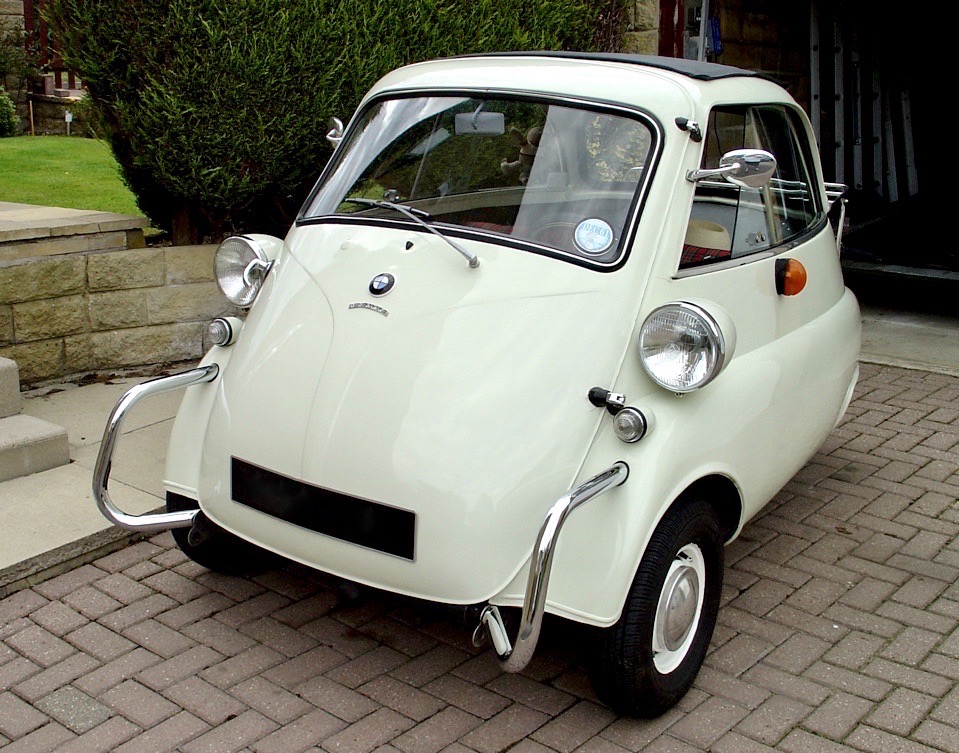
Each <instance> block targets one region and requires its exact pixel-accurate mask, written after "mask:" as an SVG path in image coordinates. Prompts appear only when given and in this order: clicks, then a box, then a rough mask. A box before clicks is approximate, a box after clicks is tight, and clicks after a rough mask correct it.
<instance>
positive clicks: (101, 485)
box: [93, 364, 220, 533]
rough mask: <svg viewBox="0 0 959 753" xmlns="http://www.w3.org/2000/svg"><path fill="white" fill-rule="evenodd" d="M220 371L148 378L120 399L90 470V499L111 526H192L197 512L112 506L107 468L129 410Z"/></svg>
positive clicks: (202, 369) (207, 379) (198, 370)
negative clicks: (144, 511)
mask: <svg viewBox="0 0 959 753" xmlns="http://www.w3.org/2000/svg"><path fill="white" fill-rule="evenodd" d="M219 372H220V367H219V366H217V365H216V364H212V365H210V366H201V367H199V368H196V369H191V370H190V371H184V372H182V373H180V374H173V375H171V376H165V377H159V378H157V379H151V380H149V381H147V382H143V383H142V384H138V385H136V386H135V387H131V388H130V389H129V390H127V391H126V392H125V393H123V397H121V398H120V400H119V402H118V403H117V404H116V406H115V407H114V408H113V412H112V413H111V414H110V418H109V419H107V425H106V428H105V429H104V430H103V440H102V441H101V443H100V453H99V454H98V455H97V464H96V466H95V467H94V469H93V498H94V499H95V500H96V501H97V507H98V508H100V512H101V513H103V516H104V517H105V518H106V519H107V520H109V521H110V522H111V523H113V525H115V526H119V527H120V528H126V529H128V530H130V531H142V532H144V533H152V532H154V531H165V530H167V529H168V528H185V527H187V526H191V525H193V518H194V517H195V516H196V514H197V510H184V511H182V512H164V513H149V514H146V515H130V514H129V513H125V512H123V511H122V510H121V509H119V508H118V507H117V506H116V505H114V504H113V501H112V500H111V499H110V493H109V491H107V485H108V484H109V482H110V469H111V465H112V463H113V455H114V453H115V452H116V449H117V443H118V442H119V441H120V431H121V428H122V427H123V420H124V418H126V415H127V413H129V412H130V409H131V408H133V406H134V405H136V404H137V403H138V402H140V401H141V400H142V399H143V398H145V397H150V396H151V395H157V394H159V393H161V392H169V391H170V390H178V389H182V388H184V387H189V386H190V385H192V384H201V383H203V382H212V381H213V380H214V379H216V376H217V374H218V373H219Z"/></svg>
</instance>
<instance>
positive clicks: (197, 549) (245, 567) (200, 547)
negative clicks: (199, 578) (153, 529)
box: [166, 494, 278, 575]
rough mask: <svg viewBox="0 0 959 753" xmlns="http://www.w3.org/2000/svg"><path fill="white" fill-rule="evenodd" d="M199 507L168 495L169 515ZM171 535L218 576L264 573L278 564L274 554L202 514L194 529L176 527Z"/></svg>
mask: <svg viewBox="0 0 959 753" xmlns="http://www.w3.org/2000/svg"><path fill="white" fill-rule="evenodd" d="M199 507H200V506H199V504H198V503H197V502H195V501H194V500H192V499H188V498H187V497H180V496H179V495H173V494H169V495H167V503H166V508H167V510H168V511H169V512H179V511H180V510H198V509H199ZM171 533H172V534H173V539H174V540H175V541H176V543H177V546H179V547H180V549H181V550H182V551H183V553H184V554H185V555H186V556H187V557H189V558H190V559H191V560H193V561H194V562H196V563H197V564H198V565H203V567H205V568H207V569H208V570H213V571H215V572H218V573H224V574H227V575H237V574H240V573H251V572H260V571H262V570H266V569H268V568H270V567H271V566H273V565H275V564H277V562H278V558H277V557H276V555H274V554H273V553H271V552H268V551H266V550H265V549H261V548H260V547H258V546H255V545H254V544H251V543H249V542H248V541H244V540H243V539H241V538H240V537H239V536H234V535H233V534H232V533H230V532H229V531H225V530H224V529H222V528H220V526H218V525H217V524H216V523H214V522H213V521H211V520H210V519H209V518H207V517H206V516H205V515H204V514H203V513H202V512H200V513H198V514H197V516H196V518H195V522H194V524H193V526H192V527H190V528H174V529H172V530H171Z"/></svg>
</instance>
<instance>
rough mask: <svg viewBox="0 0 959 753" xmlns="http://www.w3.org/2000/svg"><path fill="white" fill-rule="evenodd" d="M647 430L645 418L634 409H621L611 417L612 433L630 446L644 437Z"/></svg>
mask: <svg viewBox="0 0 959 753" xmlns="http://www.w3.org/2000/svg"><path fill="white" fill-rule="evenodd" d="M648 428H649V423H648V422H647V421H646V416H644V415H643V414H642V413H640V412H639V411H638V410H636V409H635V408H623V409H622V410H621V411H619V412H618V413H617V414H616V415H615V416H614V417H613V433H615V434H616V436H617V437H619V438H620V439H621V440H622V441H624V442H628V443H630V444H631V443H633V442H638V441H639V440H640V439H642V438H643V437H645V436H646V430H647V429H648Z"/></svg>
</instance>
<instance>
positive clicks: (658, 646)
mask: <svg viewBox="0 0 959 753" xmlns="http://www.w3.org/2000/svg"><path fill="white" fill-rule="evenodd" d="M722 579H723V537H722V532H721V528H720V525H719V521H718V519H717V517H716V513H715V511H714V510H713V508H712V507H711V506H710V505H709V504H708V503H707V502H705V501H703V500H701V499H688V500H685V501H683V500H681V501H680V502H678V503H677V505H675V506H674V507H673V508H672V509H670V511H669V512H668V513H667V514H666V516H665V517H664V518H663V519H662V520H661V521H660V523H659V526H658V527H657V528H656V531H655V532H654V533H653V537H652V539H651V540H650V542H649V545H648V546H647V547H646V552H645V553H644V554H643V558H642V561H641V562H640V565H639V569H638V570H637V572H636V577H635V578H634V579H633V584H632V587H631V588H630V591H629V594H628V595H627V597H626V604H625V606H624V607H623V613H622V615H621V616H620V618H619V621H618V622H617V623H616V624H615V625H613V626H612V627H610V628H605V629H601V630H599V631H598V640H597V646H596V650H595V653H594V655H593V657H592V661H591V663H590V679H591V680H592V682H593V686H594V687H595V689H596V693H597V695H599V697H600V698H601V699H602V700H603V702H604V703H606V704H607V705H608V706H610V708H612V709H614V710H616V711H618V712H620V713H623V714H629V715H631V716H639V717H647V718H648V717H654V716H659V715H660V714H662V713H663V712H664V711H666V710H667V709H669V708H670V707H671V706H673V705H675V704H676V703H677V702H678V701H679V700H680V699H681V698H682V697H683V696H684V695H685V694H686V691H687V690H689V688H690V686H691V685H692V683H693V680H694V679H695V677H696V674H697V672H699V668H700V666H701V665H702V663H703V658H704V657H705V656H706V650H707V649H708V648H709V641H710V639H711V638H712V635H713V628H714V627H715V625H716V615H717V612H718V610H719V598H720V592H721V589H722Z"/></svg>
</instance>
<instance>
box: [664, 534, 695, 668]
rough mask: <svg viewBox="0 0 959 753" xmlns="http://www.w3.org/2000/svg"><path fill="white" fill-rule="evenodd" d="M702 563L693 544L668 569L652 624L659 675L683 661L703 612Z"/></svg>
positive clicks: (677, 556) (679, 552)
mask: <svg viewBox="0 0 959 753" xmlns="http://www.w3.org/2000/svg"><path fill="white" fill-rule="evenodd" d="M705 582H706V562H705V560H704V558H703V553H702V551H701V550H700V548H699V547H698V546H697V545H695V544H687V545H686V546H684V547H683V548H682V549H680V550H679V551H678V552H677V553H676V557H675V558H674V559H673V561H672V562H671V563H670V565H669V571H668V572H667V573H666V580H665V582H664V583H663V589H662V591H661V592H660V594H659V601H658V603H657V605H656V618H655V621H654V623H653V662H654V664H655V665H656V669H657V670H659V672H661V673H662V674H668V673H669V672H672V671H673V670H674V669H676V668H677V667H678V666H679V665H680V664H681V663H682V661H683V659H684V658H685V657H686V654H687V653H688V651H689V647H690V645H692V642H693V638H694V637H695V635H696V625H697V624H698V623H699V616H700V614H701V612H702V608H703V585H704V584H705Z"/></svg>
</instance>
